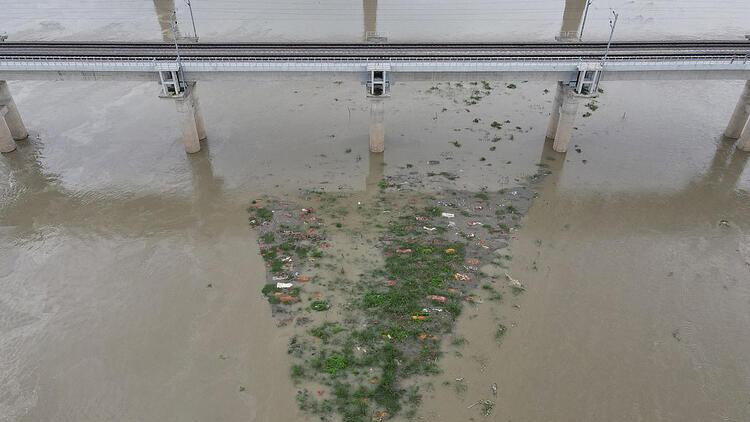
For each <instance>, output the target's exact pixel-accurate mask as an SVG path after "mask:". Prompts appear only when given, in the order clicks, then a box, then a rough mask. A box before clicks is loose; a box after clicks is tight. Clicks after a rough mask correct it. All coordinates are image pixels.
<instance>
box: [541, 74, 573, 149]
mask: <svg viewBox="0 0 750 422" xmlns="http://www.w3.org/2000/svg"><path fill="white" fill-rule="evenodd" d="M558 94H559V95H558ZM558 94H556V95H555V102H554V104H553V108H552V115H551V116H550V123H549V127H548V129H547V136H548V137H549V136H550V134H551V133H550V131H551V130H552V129H553V128H554V137H553V138H552V139H554V142H553V144H552V149H554V150H555V151H557V152H566V151H567V150H568V144H569V143H570V139H571V138H572V137H573V125H574V124H575V120H576V114H577V113H578V103H579V102H580V99H581V97H580V96H578V95H576V94H575V92H574V91H573V89H572V88H570V87H568V86H562V84H560V85H559V86H558Z"/></svg>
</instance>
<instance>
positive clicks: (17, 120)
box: [0, 81, 29, 141]
mask: <svg viewBox="0 0 750 422" xmlns="http://www.w3.org/2000/svg"><path fill="white" fill-rule="evenodd" d="M2 106H5V107H6V108H7V111H6V113H5V124H6V125H7V126H8V128H9V129H10V133H11V134H12V135H13V139H15V140H16V141H21V140H24V139H26V138H28V137H29V132H28V131H27V130H26V126H25V125H24V124H23V120H21V114H20V113H19V112H18V108H17V107H16V102H15V101H13V96H12V95H11V94H10V89H8V83H7V82H6V81H0V107H2Z"/></svg>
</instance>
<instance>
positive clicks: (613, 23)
mask: <svg viewBox="0 0 750 422" xmlns="http://www.w3.org/2000/svg"><path fill="white" fill-rule="evenodd" d="M619 16H620V15H618V14H617V12H615V11H614V10H612V17H611V18H609V41H607V49H606V50H604V57H602V64H601V66H602V70H601V71H600V72H599V78H598V80H597V82H596V86H597V87H598V86H599V81H600V80H601V79H602V75H603V74H604V64H605V62H606V61H607V56H609V47H610V46H611V45H612V36H613V35H614V34H615V27H616V26H617V18H618V17H619Z"/></svg>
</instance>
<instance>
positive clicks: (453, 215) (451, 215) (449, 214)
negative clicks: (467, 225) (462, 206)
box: [440, 212, 456, 218]
mask: <svg viewBox="0 0 750 422" xmlns="http://www.w3.org/2000/svg"><path fill="white" fill-rule="evenodd" d="M440 215H441V216H442V217H445V218H453V217H455V216H456V215H455V214H453V213H450V212H444V213H442V214H440Z"/></svg>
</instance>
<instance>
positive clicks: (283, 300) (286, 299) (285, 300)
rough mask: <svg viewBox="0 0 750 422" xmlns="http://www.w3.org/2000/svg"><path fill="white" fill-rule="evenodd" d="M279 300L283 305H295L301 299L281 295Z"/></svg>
mask: <svg viewBox="0 0 750 422" xmlns="http://www.w3.org/2000/svg"><path fill="white" fill-rule="evenodd" d="M279 300H280V301H281V303H293V302H296V301H298V300H299V298H297V297H294V296H292V295H281V296H279Z"/></svg>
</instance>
